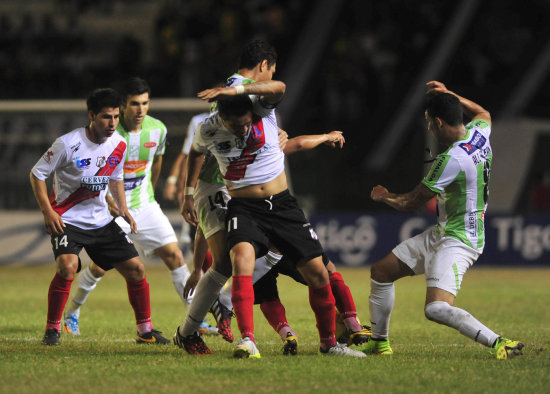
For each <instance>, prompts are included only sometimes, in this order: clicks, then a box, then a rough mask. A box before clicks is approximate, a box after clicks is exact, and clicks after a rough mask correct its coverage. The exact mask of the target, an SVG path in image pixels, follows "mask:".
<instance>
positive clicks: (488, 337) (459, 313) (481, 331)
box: [424, 301, 499, 347]
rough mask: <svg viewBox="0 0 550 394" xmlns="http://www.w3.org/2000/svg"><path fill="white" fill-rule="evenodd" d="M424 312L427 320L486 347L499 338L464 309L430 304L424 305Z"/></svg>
mask: <svg viewBox="0 0 550 394" xmlns="http://www.w3.org/2000/svg"><path fill="white" fill-rule="evenodd" d="M424 312H425V314H426V317H427V318H428V319H429V320H432V321H434V322H436V323H439V324H444V325H446V326H449V327H452V328H454V329H455V330H458V331H459V332H460V333H461V334H462V335H465V336H467V337H468V338H471V339H473V340H474V341H476V342H479V343H481V344H483V345H485V346H487V347H491V346H493V344H494V343H495V341H496V340H497V338H498V337H499V336H498V335H497V334H495V333H494V332H493V331H491V330H490V329H488V328H487V327H485V326H484V325H483V324H482V323H481V322H480V321H478V320H477V319H476V318H475V317H473V316H472V315H470V314H469V313H468V312H466V311H465V310H464V309H460V308H457V307H455V306H451V305H449V304H447V303H446V302H443V301H434V302H430V303H429V304H428V305H426V308H425V309H424Z"/></svg>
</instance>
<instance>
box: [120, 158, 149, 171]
mask: <svg viewBox="0 0 550 394" xmlns="http://www.w3.org/2000/svg"><path fill="white" fill-rule="evenodd" d="M147 163H148V161H147V160H138V161H126V162H124V172H126V173H131V174H134V173H136V172H140V171H145V168H146V167H147Z"/></svg>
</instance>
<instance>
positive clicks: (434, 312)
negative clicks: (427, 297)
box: [424, 301, 451, 324]
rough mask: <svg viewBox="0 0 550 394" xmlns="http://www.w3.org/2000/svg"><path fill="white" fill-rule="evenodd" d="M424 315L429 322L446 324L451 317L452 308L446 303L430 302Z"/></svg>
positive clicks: (425, 308)
mask: <svg viewBox="0 0 550 394" xmlns="http://www.w3.org/2000/svg"><path fill="white" fill-rule="evenodd" d="M424 315H425V316H426V318H427V319H428V320H431V321H434V322H436V323H443V324H445V323H446V322H447V321H448V320H449V318H450V315H451V306H450V305H449V304H447V303H446V302H444V301H434V302H430V303H429V304H427V305H426V306H425V307H424Z"/></svg>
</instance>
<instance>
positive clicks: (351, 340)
mask: <svg viewBox="0 0 550 394" xmlns="http://www.w3.org/2000/svg"><path fill="white" fill-rule="evenodd" d="M371 336H372V331H371V329H370V327H369V326H363V328H362V329H361V330H360V331H355V332H352V333H351V334H350V335H349V336H348V339H347V342H346V343H347V344H348V346H350V345H352V344H353V345H356V346H359V345H362V344H363V343H367V342H368V341H370V337H371Z"/></svg>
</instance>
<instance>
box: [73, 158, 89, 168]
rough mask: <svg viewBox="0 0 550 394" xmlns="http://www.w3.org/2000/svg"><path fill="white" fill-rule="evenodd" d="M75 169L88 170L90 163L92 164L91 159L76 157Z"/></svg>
mask: <svg viewBox="0 0 550 394" xmlns="http://www.w3.org/2000/svg"><path fill="white" fill-rule="evenodd" d="M75 160H76V168H82V169H84V168H88V167H89V166H90V163H91V162H92V158H91V157H88V158H87V159H81V158H80V157H78V156H76V157H75Z"/></svg>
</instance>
